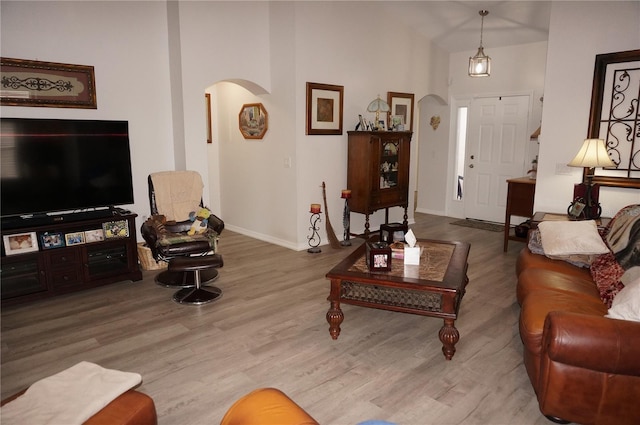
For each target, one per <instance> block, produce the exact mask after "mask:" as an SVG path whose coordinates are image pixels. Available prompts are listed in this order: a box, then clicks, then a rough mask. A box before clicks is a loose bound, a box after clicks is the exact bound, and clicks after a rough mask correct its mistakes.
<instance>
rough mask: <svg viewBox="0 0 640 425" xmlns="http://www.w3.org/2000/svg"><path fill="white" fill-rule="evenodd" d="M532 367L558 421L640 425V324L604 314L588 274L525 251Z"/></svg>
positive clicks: (523, 321)
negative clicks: (611, 317) (639, 403)
mask: <svg viewBox="0 0 640 425" xmlns="http://www.w3.org/2000/svg"><path fill="white" fill-rule="evenodd" d="M516 273H517V276H518V283H517V299H518V303H519V304H520V306H521V311H520V322H519V326H520V337H521V339H522V343H523V345H524V350H523V351H524V353H523V355H524V365H525V367H526V370H527V373H528V375H529V379H530V381H531V384H532V385H533V389H534V390H535V392H536V395H537V398H538V404H539V407H540V411H541V412H542V413H543V414H544V415H546V416H547V418H549V419H551V420H552V421H555V422H559V423H567V422H576V423H580V424H616V425H623V424H629V425H631V424H640V406H639V405H638V402H639V401H640V322H633V321H625V320H617V319H610V318H607V317H604V315H605V314H607V307H606V306H605V305H604V303H603V302H602V300H601V299H600V295H599V292H598V289H597V287H596V285H595V283H594V282H593V280H592V279H591V274H590V272H589V270H588V269H584V268H579V267H576V266H574V265H572V264H570V263H568V262H565V261H561V260H552V259H549V258H547V257H545V256H543V255H537V254H533V253H532V252H531V251H530V250H529V249H528V248H524V249H523V250H522V251H521V253H520V254H519V257H518V260H517V264H516Z"/></svg>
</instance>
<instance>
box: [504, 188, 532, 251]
mask: <svg viewBox="0 0 640 425" xmlns="http://www.w3.org/2000/svg"><path fill="white" fill-rule="evenodd" d="M535 193H536V180H535V179H532V178H530V177H518V178H514V179H508V180H507V209H506V212H505V218H504V252H507V247H508V245H509V241H510V240H511V241H519V242H526V240H527V239H526V238H521V237H519V236H516V235H515V233H514V232H512V230H511V216H512V215H515V216H519V217H531V216H532V215H533V198H534V195H535Z"/></svg>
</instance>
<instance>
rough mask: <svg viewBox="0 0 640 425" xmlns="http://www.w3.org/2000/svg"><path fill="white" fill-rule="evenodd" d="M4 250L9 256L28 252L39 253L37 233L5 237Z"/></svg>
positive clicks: (3, 238)
mask: <svg viewBox="0 0 640 425" xmlns="http://www.w3.org/2000/svg"><path fill="white" fill-rule="evenodd" d="M2 240H3V242H4V250H5V253H6V254H7V255H14V254H24V253H27V252H37V251H39V250H40V249H39V248H38V239H37V237H36V232H25V233H16V234H13V235H4V236H3V237H2Z"/></svg>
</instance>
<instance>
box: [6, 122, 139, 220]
mask: <svg viewBox="0 0 640 425" xmlns="http://www.w3.org/2000/svg"><path fill="white" fill-rule="evenodd" d="M0 146H1V151H0V155H1V156H0V160H1V163H0V166H1V167H0V175H1V188H0V196H1V202H2V203H1V204H0V215H2V216H3V217H7V216H17V215H31V214H34V215H35V214H40V213H48V212H60V211H86V210H89V209H95V208H100V207H111V206H115V205H124V204H132V203H133V183H132V177H131V155H130V151H129V125H128V122H127V121H95V120H56V119H30V118H2V119H1V128H0Z"/></svg>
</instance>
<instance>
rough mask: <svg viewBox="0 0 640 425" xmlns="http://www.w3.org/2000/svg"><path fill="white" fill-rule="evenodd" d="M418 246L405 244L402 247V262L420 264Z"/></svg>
mask: <svg viewBox="0 0 640 425" xmlns="http://www.w3.org/2000/svg"><path fill="white" fill-rule="evenodd" d="M420 250H421V249H420V247H419V246H414V247H413V248H411V247H409V246H406V247H405V248H404V263H405V264H414V265H417V264H420Z"/></svg>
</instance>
